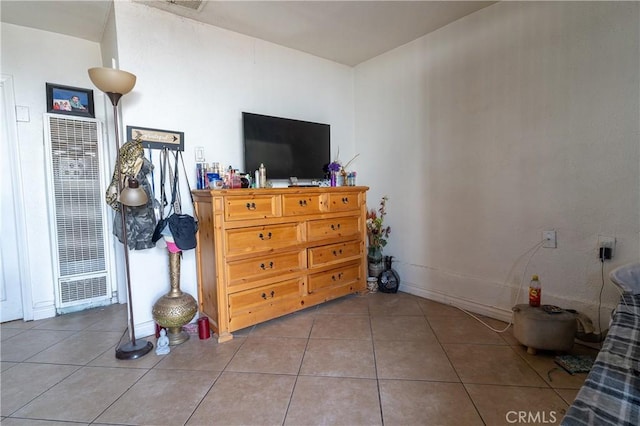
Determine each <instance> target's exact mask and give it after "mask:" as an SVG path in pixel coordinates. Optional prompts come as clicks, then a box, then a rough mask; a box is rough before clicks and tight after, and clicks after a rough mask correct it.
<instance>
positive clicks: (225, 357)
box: [0, 293, 595, 426]
mask: <svg viewBox="0 0 640 426" xmlns="http://www.w3.org/2000/svg"><path fill="white" fill-rule="evenodd" d="M126 316H127V314H126V310H125V306H124V305H114V306H110V307H107V308H100V309H93V310H89V311H84V312H79V313H74V314H68V315H64V316H60V317H57V318H53V319H48V320H41V321H32V322H26V323H25V322H21V321H15V322H10V323H5V324H2V325H1V326H0V331H1V337H2V348H1V360H2V373H1V378H0V380H1V388H2V399H1V406H0V416H2V425H3V426H4V425H6V426H10V425H40V424H42V425H56V424H70V423H74V424H76V423H77V424H119V425H122V424H126V425H129V424H131V425H132V424H144V425H165V424H166V425H183V424H188V425H214V424H221V425H256V424H269V425H312V424H323V425H329V424H332V425H376V424H386V425H476V424H479V425H481V424H487V425H499V424H514V423H517V420H518V418H519V417H518V416H521V415H522V413H525V416H529V417H526V418H524V420H527V421H525V423H527V424H532V423H534V422H532V419H533V420H535V419H537V420H538V423H544V424H554V423H558V422H559V421H560V419H561V418H562V416H563V414H564V412H565V410H566V408H567V406H568V403H570V402H571V401H572V400H573V398H574V397H575V395H576V393H577V389H578V388H579V387H580V386H581V385H582V382H583V381H584V379H585V376H586V375H585V374H576V375H574V376H571V375H569V374H567V373H566V372H565V371H563V370H560V369H558V368H556V365H555V363H554V361H553V357H554V356H555V354H552V353H542V354H539V355H537V356H532V355H529V354H527V352H526V350H525V348H523V347H521V346H520V345H518V343H517V342H516V341H515V339H514V338H513V336H512V334H511V330H509V331H508V332H506V333H503V334H498V333H495V332H493V331H491V330H489V329H487V328H485V327H484V326H482V325H480V323H478V322H477V321H476V320H474V319H472V318H471V317H469V316H467V315H466V314H465V313H463V312H461V311H459V310H458V309H456V308H453V307H451V306H446V305H442V304H439V303H435V302H433V301H429V300H426V299H422V298H419V297H415V296H412V295H409V294H406V293H398V294H383V293H371V294H365V295H358V296H349V297H345V298H342V299H339V300H336V301H332V302H329V303H326V304H324V305H321V306H318V307H312V308H309V309H307V310H304V311H302V312H298V313H295V314H292V315H288V316H286V317H283V318H280V319H276V320H272V321H269V322H266V323H263V324H260V325H257V326H255V327H251V328H247V329H245V330H241V331H240V332H238V333H236V337H235V338H234V339H233V340H232V341H230V342H227V343H222V344H218V343H217V342H216V341H215V340H214V339H209V340H199V339H198V336H197V335H194V336H191V339H190V340H189V341H187V342H186V343H183V344H182V345H179V346H175V347H172V348H171V353H170V354H168V355H164V356H158V355H156V354H155V352H151V353H149V354H148V355H146V356H144V357H142V358H140V359H138V360H133V361H120V360H116V358H115V356H114V348H115V346H116V345H117V344H118V342H119V341H120V338H121V336H122V334H123V331H124V330H125V328H126ZM489 322H490V323H491V324H492V325H493V326H503V325H504V324H502V323H500V322H499V321H495V320H489ZM126 339H127V338H126V337H125V341H126ZM151 340H152V341H153V342H154V343H155V339H154V338H151ZM574 352H575V353H583V354H584V353H588V354H592V355H595V351H594V350H593V349H589V348H585V347H582V346H575V347H574ZM532 416H533V417H532Z"/></svg>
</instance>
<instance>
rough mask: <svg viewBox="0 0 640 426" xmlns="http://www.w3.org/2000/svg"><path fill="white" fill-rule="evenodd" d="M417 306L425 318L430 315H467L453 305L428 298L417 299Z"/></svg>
mask: <svg viewBox="0 0 640 426" xmlns="http://www.w3.org/2000/svg"><path fill="white" fill-rule="evenodd" d="M418 306H420V309H422V312H423V313H424V315H425V316H426V317H427V318H432V317H443V316H444V317H457V318H463V317H467V316H468V315H467V314H465V313H464V312H462V311H461V310H460V309H458V308H456V307H455V306H453V305H447V304H444V303H439V302H435V301H433V300H429V299H420V300H418Z"/></svg>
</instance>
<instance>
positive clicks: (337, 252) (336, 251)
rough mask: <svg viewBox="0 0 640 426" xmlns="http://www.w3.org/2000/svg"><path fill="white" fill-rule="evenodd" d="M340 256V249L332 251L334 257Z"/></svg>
mask: <svg viewBox="0 0 640 426" xmlns="http://www.w3.org/2000/svg"><path fill="white" fill-rule="evenodd" d="M341 254H342V249H340V250H334V251H333V255H334V256H339V255H341Z"/></svg>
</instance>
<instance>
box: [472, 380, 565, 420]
mask: <svg viewBox="0 0 640 426" xmlns="http://www.w3.org/2000/svg"><path fill="white" fill-rule="evenodd" d="M465 387H466V389H467V391H468V392H469V395H470V396H471V399H472V400H473V403H474V404H475V406H476V407H477V408H478V411H480V415H481V416H482V419H483V420H484V422H485V424H487V425H513V424H546V425H554V424H559V423H560V420H562V418H563V417H564V414H565V412H566V409H567V404H566V403H565V402H564V401H563V400H562V398H560V397H559V396H558V395H557V394H556V393H555V392H554V390H553V389H549V388H535V387H517V386H495V385H472V384H467V385H465ZM520 416H522V417H520ZM536 420H537V421H536Z"/></svg>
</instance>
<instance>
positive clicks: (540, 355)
mask: <svg viewBox="0 0 640 426" xmlns="http://www.w3.org/2000/svg"><path fill="white" fill-rule="evenodd" d="M513 349H514V350H515V351H516V353H517V354H518V355H520V356H521V357H522V359H524V360H525V361H526V362H527V364H529V365H530V366H531V367H532V368H533V369H534V370H536V371H537V372H538V374H539V375H540V376H541V377H542V378H543V379H544V381H545V382H547V383H548V384H549V386H551V387H552V388H564V389H580V387H582V385H583V384H584V381H585V380H586V378H587V373H576V374H573V375H571V374H569V373H568V372H567V371H566V370H564V369H563V368H561V367H560V366H559V365H558V364H556V362H555V358H556V356H557V354H556V353H555V352H550V351H537V353H536V355H531V354H528V353H527V349H526V348H525V347H524V346H521V345H518V346H514V347H513ZM569 353H571V354H573V355H589V356H592V357H593V358H594V359H595V357H596V355H597V351H595V350H594V349H591V348H586V347H584V346H580V345H574V347H573V349H572V350H571V351H569Z"/></svg>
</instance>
